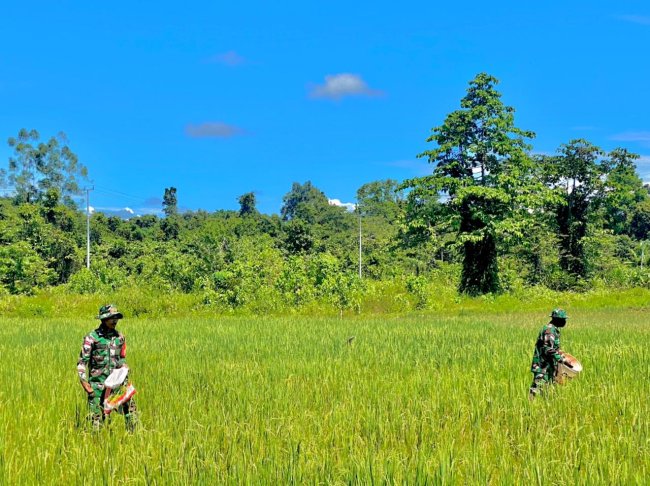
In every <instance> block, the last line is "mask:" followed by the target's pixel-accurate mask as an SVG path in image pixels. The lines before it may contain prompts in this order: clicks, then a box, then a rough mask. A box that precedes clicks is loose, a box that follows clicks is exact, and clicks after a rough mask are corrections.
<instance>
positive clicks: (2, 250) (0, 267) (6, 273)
mask: <svg viewBox="0 0 650 486" xmlns="http://www.w3.org/2000/svg"><path fill="white" fill-rule="evenodd" d="M53 280H54V272H53V271H52V270H51V269H50V268H48V267H47V263H46V262H45V261H44V260H43V259H42V258H41V257H40V256H39V254H38V253H37V252H36V251H34V250H33V249H32V248H31V246H30V245H29V244H28V243H27V242H25V241H19V242H15V243H11V244H9V245H3V246H0V285H1V286H2V287H4V288H5V289H6V290H7V291H8V292H10V293H12V294H31V293H32V292H34V290H35V289H36V288H38V287H41V286H45V285H48V284H51V283H52V281H53Z"/></svg>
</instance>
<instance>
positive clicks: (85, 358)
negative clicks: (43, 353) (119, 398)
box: [77, 326, 126, 388]
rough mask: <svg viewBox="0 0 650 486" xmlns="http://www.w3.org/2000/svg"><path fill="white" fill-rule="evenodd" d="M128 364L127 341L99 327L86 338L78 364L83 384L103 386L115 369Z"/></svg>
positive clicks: (115, 333)
mask: <svg viewBox="0 0 650 486" xmlns="http://www.w3.org/2000/svg"><path fill="white" fill-rule="evenodd" d="M125 364H126V340H125V339H124V336H123V335H122V334H121V333H119V332H117V331H116V330H111V329H109V328H108V327H106V326H99V327H98V328H97V329H95V330H94V331H92V332H91V333H90V334H88V335H87V336H86V337H85V338H84V342H83V345H82V346H81V353H80V354H79V361H78V362H77V373H79V379H80V380H81V381H82V382H84V381H85V382H89V383H90V384H92V385H98V386H99V387H100V388H101V386H102V385H103V383H104V381H105V380H106V378H108V375H110V374H111V372H112V371H113V370H114V369H115V368H121V367H122V366H124V365H125Z"/></svg>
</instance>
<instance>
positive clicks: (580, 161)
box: [538, 139, 608, 278]
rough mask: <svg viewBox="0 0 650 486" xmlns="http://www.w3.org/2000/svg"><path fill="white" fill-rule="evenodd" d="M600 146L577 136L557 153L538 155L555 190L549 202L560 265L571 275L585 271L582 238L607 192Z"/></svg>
mask: <svg viewBox="0 0 650 486" xmlns="http://www.w3.org/2000/svg"><path fill="white" fill-rule="evenodd" d="M603 156H604V153H603V152H602V150H600V148H598V147H596V146H595V145H593V144H591V143H589V142H588V141H586V140H582V139H576V140H571V141H570V142H569V143H567V144H564V145H562V146H561V147H560V148H559V149H558V155H556V156H540V157H539V158H538V162H540V163H541V164H542V165H543V167H544V173H545V179H546V182H547V184H548V185H549V186H550V187H551V188H552V190H553V191H554V192H555V193H556V194H557V196H558V199H557V200H556V201H555V203H554V204H553V205H552V208H553V212H554V215H555V222H556V230H557V237H558V240H559V246H560V266H561V267H562V269H563V270H565V271H566V272H568V273H569V274H571V275H572V276H574V277H577V278H581V277H585V276H586V275H587V256H586V253H585V247H584V244H585V238H586V237H587V235H588V228H589V223H590V222H592V221H594V219H596V218H598V217H599V213H598V210H599V209H600V208H601V207H602V202H603V198H604V196H605V193H606V184H605V180H606V175H607V169H608V165H607V162H606V161H604V160H603Z"/></svg>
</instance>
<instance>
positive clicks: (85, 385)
mask: <svg viewBox="0 0 650 486" xmlns="http://www.w3.org/2000/svg"><path fill="white" fill-rule="evenodd" d="M81 386H83V388H84V390H85V391H86V393H88V395H92V394H93V393H95V390H93V387H92V386H90V385H89V384H88V383H82V384H81Z"/></svg>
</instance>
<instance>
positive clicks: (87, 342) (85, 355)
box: [77, 336, 93, 393]
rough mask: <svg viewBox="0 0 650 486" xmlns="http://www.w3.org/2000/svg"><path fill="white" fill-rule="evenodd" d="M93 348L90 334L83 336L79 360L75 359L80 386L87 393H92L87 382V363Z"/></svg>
mask: <svg viewBox="0 0 650 486" xmlns="http://www.w3.org/2000/svg"><path fill="white" fill-rule="evenodd" d="M92 350H93V339H92V337H90V336H86V337H85V338H84V342H83V344H82V345H81V352H80V353H79V360H78V361H77V373H78V374H79V381H80V382H81V386H82V387H83V388H84V390H86V392H88V393H92V391H93V389H92V387H91V386H90V383H88V374H87V373H88V364H89V363H90V355H91V353H92Z"/></svg>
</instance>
